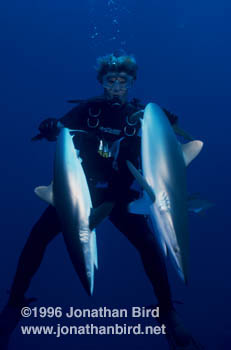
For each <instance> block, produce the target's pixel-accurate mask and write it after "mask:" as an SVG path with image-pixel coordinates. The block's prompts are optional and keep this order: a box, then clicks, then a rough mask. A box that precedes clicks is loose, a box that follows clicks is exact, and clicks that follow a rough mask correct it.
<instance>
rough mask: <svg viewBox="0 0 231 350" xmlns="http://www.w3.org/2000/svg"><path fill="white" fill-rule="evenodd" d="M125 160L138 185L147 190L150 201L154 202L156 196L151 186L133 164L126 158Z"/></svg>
mask: <svg viewBox="0 0 231 350" xmlns="http://www.w3.org/2000/svg"><path fill="white" fill-rule="evenodd" d="M126 162H127V166H128V169H129V170H130V171H131V173H132V175H133V176H134V178H135V179H136V180H137V182H138V183H139V184H140V186H141V187H142V188H143V189H144V190H145V191H146V192H147V194H148V195H149V197H150V199H151V201H152V202H155V200H156V196H155V193H154V191H153V189H152V188H151V186H149V184H148V183H147V181H146V180H145V178H144V177H143V176H142V175H141V174H140V172H139V171H138V170H137V169H136V168H135V167H134V165H133V164H132V163H131V162H130V161H129V160H127V161H126Z"/></svg>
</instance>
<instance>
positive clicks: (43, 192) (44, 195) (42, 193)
mask: <svg viewBox="0 0 231 350" xmlns="http://www.w3.org/2000/svg"><path fill="white" fill-rule="evenodd" d="M34 192H35V194H37V196H38V197H39V198H40V199H42V200H43V201H45V202H47V203H49V204H51V205H53V206H54V196H53V182H51V184H50V185H49V186H38V187H36V188H35V189H34Z"/></svg>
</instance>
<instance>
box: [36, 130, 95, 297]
mask: <svg viewBox="0 0 231 350" xmlns="http://www.w3.org/2000/svg"><path fill="white" fill-rule="evenodd" d="M35 193H36V194H37V195H38V196H39V197H40V198H41V199H43V200H45V201H47V202H48V203H50V204H52V205H53V206H55V208H56V210H57V213H58V216H59V218H60V220H61V223H62V228H63V236H64V241H65V243H66V246H67V249H68V252H69V255H70V258H71V261H72V263H73V266H74V268H75V270H76V272H77V274H78V275H79V278H80V280H81V282H82V285H83V286H84V288H85V290H86V291H87V293H88V294H89V295H92V293H93V287H94V266H96V267H97V246H96V235H95V231H94V230H91V229H90V227H89V218H90V214H91V211H92V203H91V197H90V193H89V189H88V185H87V181H86V177H85V174H84V171H83V168H82V165H81V158H80V157H79V156H78V151H77V150H76V149H75V148H74V144H73V141H72V136H71V135H70V132H69V130H68V129H67V128H62V129H61V131H60V134H59V136H58V140H57V145H56V153H55V162H54V179H53V183H51V185H50V186H47V187H46V186H40V187H37V188H36V189H35Z"/></svg>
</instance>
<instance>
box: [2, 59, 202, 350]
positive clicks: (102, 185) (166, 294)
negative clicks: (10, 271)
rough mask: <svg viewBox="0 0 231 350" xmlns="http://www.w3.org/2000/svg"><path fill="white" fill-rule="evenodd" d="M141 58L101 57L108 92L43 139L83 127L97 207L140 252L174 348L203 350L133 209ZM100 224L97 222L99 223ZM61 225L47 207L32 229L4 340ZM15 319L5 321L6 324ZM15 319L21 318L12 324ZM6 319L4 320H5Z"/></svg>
mask: <svg viewBox="0 0 231 350" xmlns="http://www.w3.org/2000/svg"><path fill="white" fill-rule="evenodd" d="M137 69H138V66H137V63H136V60H135V58H134V56H131V55H127V54H125V53H122V54H118V53H115V54H109V55H106V56H102V57H99V58H98V60H97V66H96V70H97V79H98V81H99V83H100V84H101V85H102V87H103V89H104V91H103V95H102V96H99V97H95V98H91V99H88V100H76V101H71V102H76V103H77V106H75V107H74V108H73V109H71V110H70V111H69V112H68V113H67V114H66V115H64V116H63V117H62V118H60V119H55V118H48V119H46V120H44V121H43V122H42V123H41V124H40V125H39V128H38V129H39V132H40V134H39V135H37V136H36V137H35V138H33V139H32V140H39V139H42V138H45V139H47V140H48V141H56V139H57V136H58V134H59V132H60V128H59V125H60V123H61V124H62V125H63V126H64V127H66V128H69V129H78V130H84V131H86V132H87V133H82V134H81V133H79V134H78V135H75V136H74V137H73V142H74V145H75V148H76V149H78V150H79V152H80V157H81V158H82V166H83V169H84V172H85V174H86V177H87V181H88V186H89V190H90V193H91V199H92V204H93V207H94V208H95V207H98V206H100V205H103V206H104V209H105V214H104V216H105V217H106V216H107V217H108V218H109V220H110V221H111V222H112V223H113V224H114V225H115V227H116V228H117V229H118V230H119V231H120V232H121V233H122V234H123V235H125V237H126V238H127V239H128V240H129V241H130V243H131V244H132V245H133V246H134V247H135V248H136V249H137V251H138V252H139V254H140V258H141V260H142V263H143V266H144V270H145V272H146V274H147V276H148V278H149V280H150V282H151V284H152V286H153V289H154V293H155V296H156V297H157V299H158V305H159V307H160V320H159V322H160V323H161V324H163V323H164V324H165V325H166V333H167V334H166V336H167V340H168V343H169V346H170V347H171V349H182V350H184V349H185V350H186V349H199V348H200V347H199V345H198V344H197V343H196V342H195V341H194V339H193V337H192V336H191V335H190V333H189V332H188V331H187V330H186V329H185V327H184V326H183V324H182V321H181V320H180V318H179V316H178V314H177V313H176V310H175V308H174V305H173V301H172V297H171V290H170V285H169V281H168V275H167V270H166V266H165V260H164V257H163V256H162V254H161V253H160V251H159V249H158V246H157V242H156V241H155V238H154V235H153V232H152V231H151V229H150V226H149V224H148V222H147V218H146V216H144V215H136V214H131V213H129V212H128V210H127V206H128V204H129V203H130V202H131V201H133V200H135V199H138V198H139V196H140V193H139V191H136V190H134V189H132V188H131V186H132V183H133V182H134V177H133V175H132V174H131V172H130V171H129V169H128V167H127V164H126V160H129V161H131V162H132V164H134V166H135V167H136V168H138V169H139V168H140V145H141V141H140V135H139V131H140V126H141V125H140V124H141V122H140V119H141V118H142V115H143V110H144V107H145V106H144V105H142V104H141V103H140V101H139V100H138V99H135V98H134V99H132V100H131V101H128V90H129V88H130V87H132V85H133V84H134V82H135V80H136V77H137ZM163 111H164V112H165V114H166V115H167V117H168V119H169V121H170V123H171V125H172V126H173V127H176V128H177V125H176V124H177V120H178V117H177V116H175V115H174V114H172V113H170V112H169V111H167V110H166V109H163ZM96 221H97V220H96ZM60 232H62V227H61V223H60V220H59V218H58V215H57V213H56V209H55V208H54V207H53V206H51V205H50V206H48V207H47V209H46V210H45V211H44V213H43V214H42V216H41V217H40V218H39V220H38V221H37V222H36V224H35V225H34V227H33V228H32V230H31V233H30V235H29V238H28V240H27V242H26V244H25V246H24V248H23V251H22V253H21V256H20V258H19V262H18V266H17V270H16V274H15V277H14V281H13V284H12V286H11V289H10V295H9V299H8V302H7V305H6V306H5V308H4V309H3V311H2V313H1V315H0V335H1V334H4V332H5V333H8V334H9V335H10V334H11V333H12V331H13V330H14V328H15V327H16V325H17V323H18V322H19V320H20V317H21V315H20V309H21V308H22V307H23V306H25V305H29V304H30V303H31V302H32V301H34V299H33V298H30V299H28V298H26V297H25V293H26V291H27V290H28V288H29V285H30V282H31V279H32V277H33V276H34V274H35V273H36V271H37V270H38V268H39V266H40V264H41V261H42V258H43V255H44V253H45V250H46V247H47V246H48V244H49V243H50V242H51V241H52V240H53V239H54V238H55V237H56V236H57V235H58V234H59V233H60ZM11 315H14V317H12V319H11V321H9V322H6V320H10V318H11ZM13 318H14V321H13ZM4 322H5V323H4Z"/></svg>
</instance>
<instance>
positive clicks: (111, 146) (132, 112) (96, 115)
mask: <svg viewBox="0 0 231 350" xmlns="http://www.w3.org/2000/svg"><path fill="white" fill-rule="evenodd" d="M136 101H137V100H135V99H134V100H133V103H132V102H131V103H129V104H128V105H127V106H126V110H125V111H122V113H123V114H124V115H125V118H124V117H123V118H122V122H121V128H120V129H113V128H110V127H107V126H104V125H103V123H102V119H103V115H104V113H105V111H104V108H103V105H102V102H101V103H99V102H98V103H93V104H91V105H90V106H89V107H88V117H87V128H89V129H91V130H92V131H93V130H94V131H95V132H96V134H97V136H98V139H99V146H98V153H99V154H100V155H101V156H102V157H104V158H111V157H113V158H114V159H115V160H116V159H117V157H118V153H119V148H120V142H121V141H122V140H123V139H124V138H127V137H128V138H129V137H133V136H135V135H137V133H138V130H139V127H140V120H139V119H140V117H141V116H142V114H143V111H142V109H141V108H142V107H141V106H140V105H139V106H138V103H137V102H138V101H137V102H136ZM135 102H136V104H135ZM139 108H140V109H139ZM118 113H121V112H120V110H118Z"/></svg>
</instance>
